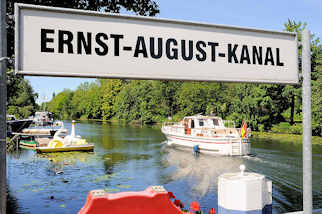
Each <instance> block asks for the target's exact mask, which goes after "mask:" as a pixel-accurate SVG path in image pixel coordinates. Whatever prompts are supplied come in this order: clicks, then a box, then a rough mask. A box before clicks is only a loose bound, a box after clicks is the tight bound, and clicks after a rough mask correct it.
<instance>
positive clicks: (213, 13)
mask: <svg viewBox="0 0 322 214" xmlns="http://www.w3.org/2000/svg"><path fill="white" fill-rule="evenodd" d="M156 2H157V3H158V5H159V9H160V13H159V14H158V15H157V17H159V18H166V19H175V20H184V21H194V22H203V23H210V24H223V25H230V26H241V27H251V28H259V29H265V30H278V31H282V30H283V28H284V23H285V22H287V20H288V19H291V20H294V21H297V22H298V21H301V22H306V23H307V28H308V29H310V30H311V33H313V34H315V36H316V37H319V38H322V25H321V21H322V0H242V1H241V0H231V1H223V0H157V1H156ZM26 79H28V80H29V81H30V83H31V85H32V87H33V89H34V90H35V92H36V93H38V95H39V98H38V101H37V102H38V103H41V102H43V101H49V100H50V99H51V98H52V94H53V93H55V94H58V93H59V92H61V91H63V90H64V89H71V90H75V89H76V88H77V87H78V86H79V85H80V84H81V83H83V82H86V81H90V82H92V81H95V79H87V78H60V77H26Z"/></svg>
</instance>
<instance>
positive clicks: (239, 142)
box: [161, 114, 251, 156]
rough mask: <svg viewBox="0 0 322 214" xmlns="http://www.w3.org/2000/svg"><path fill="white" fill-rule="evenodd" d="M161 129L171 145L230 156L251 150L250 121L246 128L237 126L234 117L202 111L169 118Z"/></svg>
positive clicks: (245, 153) (244, 125)
mask: <svg viewBox="0 0 322 214" xmlns="http://www.w3.org/2000/svg"><path fill="white" fill-rule="evenodd" d="M161 130H162V133H163V134H165V136H166V137H167V144H168V145H171V146H175V147H179V148H184V149H189V150H191V151H193V152H198V153H199V152H200V153H210V154H218V155H229V156H240V155H248V154H250V149H251V144H250V138H251V130H250V129H249V128H247V123H246V121H245V122H243V124H242V128H235V123H234V122H233V121H228V120H223V119H222V118H220V117H217V116H212V115H210V116H203V115H200V114H198V115H194V116H188V117H184V118H183V120H182V121H180V122H166V123H164V124H163V125H162V129H161Z"/></svg>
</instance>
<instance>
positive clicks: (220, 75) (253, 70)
mask: <svg viewBox="0 0 322 214" xmlns="http://www.w3.org/2000/svg"><path fill="white" fill-rule="evenodd" d="M24 10H25V11H29V12H30V13H31V12H32V11H35V12H36V14H37V13H38V14H39V13H41V12H44V14H45V13H48V14H49V16H55V17H54V18H52V19H56V18H57V17H59V19H62V18H64V16H66V14H68V17H66V20H67V19H68V20H70V19H73V18H72V16H73V15H75V16H78V15H79V17H84V20H86V21H87V19H89V18H88V17H94V18H95V20H94V21H93V18H90V19H91V21H92V23H93V24H96V22H98V21H96V19H98V20H99V23H102V21H105V22H106V23H110V22H111V23H113V22H114V21H115V22H117V23H118V24H119V25H120V24H124V23H125V24H126V25H127V26H129V27H131V24H133V23H134V25H135V27H140V25H142V26H146V27H149V26H151V25H154V26H158V27H157V28H158V29H160V32H158V33H157V34H155V35H159V36H160V37H161V38H162V37H164V31H165V30H166V29H175V30H172V31H174V32H176V31H178V34H176V33H172V32H171V33H172V34H170V35H171V36H175V35H181V34H182V31H180V30H181V29H184V30H185V31H187V32H191V33H192V34H193V35H194V37H193V36H192V38H191V41H194V42H197V40H196V39H200V40H203V39H202V38H208V36H209V34H210V35H215V36H214V38H213V37H211V39H214V41H216V40H219V41H224V42H223V44H221V43H220V44H219V46H218V47H216V48H217V49H218V48H219V50H216V58H217V59H216V62H209V61H210V59H207V60H206V61H203V62H202V63H201V62H200V61H197V60H195V61H194V60H190V61H185V60H182V59H181V60H180V57H179V59H178V60H174V61H173V60H165V58H166V57H161V58H160V59H158V60H155V59H151V57H149V58H135V57H132V58H126V57H127V56H124V55H125V54H123V55H122V52H121V54H120V55H119V56H118V57H114V58H112V57H111V56H108V55H107V58H106V59H105V58H101V57H100V59H97V58H99V57H96V56H94V54H93V53H92V55H90V56H88V55H86V56H82V58H78V61H79V62H80V63H83V61H84V62H85V60H88V62H87V61H86V63H92V61H91V60H92V59H91V58H90V57H92V58H94V57H96V58H94V59H93V61H95V62H100V63H106V64H104V65H110V66H111V69H110V70H107V71H104V70H103V68H104V69H106V67H104V66H102V65H100V67H99V68H97V67H95V66H94V68H92V69H90V71H88V72H84V71H80V70H81V69H83V67H85V66H80V67H81V68H80V69H79V70H78V71H77V72H75V71H70V70H71V69H72V68H68V69H69V70H68V71H66V70H64V71H63V70H59V69H58V68H57V69H56V68H55V69H52V67H53V66H52V67H51V68H49V69H52V70H50V71H49V70H46V68H45V69H41V72H40V71H39V69H38V66H40V67H41V66H42V62H44V64H46V63H45V60H48V59H49V55H45V54H42V53H41V54H40V50H39V51H38V46H37V51H34V52H31V50H32V48H25V47H24V45H25V44H26V43H28V41H27V42H26V41H25V40H26V39H25V35H21V33H20V32H19V29H20V25H22V26H24V25H25V21H23V20H22V18H21V17H22V15H21V13H22V12H21V11H24ZM39 11H40V12H39ZM25 13H27V12H25ZM35 16H37V15H35ZM27 17H28V16H27ZM15 18H16V20H15V23H16V26H15V55H16V58H15V59H16V60H15V69H16V72H17V73H20V74H23V75H32V76H59V77H62V76H64V77H87V78H116V79H155V80H163V79H168V80H182V81H221V82H256V83H278V84H297V83H298V81H299V78H298V66H297V65H298V61H297V60H298V55H297V54H298V53H297V52H296V53H295V54H293V52H291V51H293V49H294V50H295V49H296V48H297V34H296V33H293V32H283V31H273V30H263V29H256V28H246V27H237V26H228V25H217V24H208V23H198V22H188V21H178V20H170V19H161V18H153V17H143V16H130V15H119V14H112V13H101V12H95V11H85V10H77V9H66V8H56V7H45V6H38V5H28V4H20V3H19V4H15ZM48 20H49V19H48ZM48 20H47V21H46V22H48ZM46 22H44V23H46ZM44 23H42V25H41V26H43V25H44ZM128 23H131V24H128ZM64 25H67V26H69V25H68V24H67V23H64ZM29 26H30V25H29ZM102 26H105V25H102ZM107 26H110V25H107ZM142 26H141V27H142ZM32 27H34V26H32ZM113 27H115V25H113ZM21 28H22V27H21ZM67 28H68V27H67ZM69 28H71V27H70V26H69ZM35 29H36V27H35ZM77 29H78V28H77ZM94 29H95V30H96V29H97V28H94ZM139 29H141V28H139ZM78 30H79V29H78ZM132 30H133V29H132ZM84 31H85V30H84ZM122 31H123V30H122ZM102 32H103V31H102ZM195 32H198V34H197V35H196V34H194V33H195ZM124 33H125V34H124V36H125V37H126V36H128V35H127V34H131V35H129V36H128V37H131V36H133V35H132V34H136V35H141V34H137V32H135V33H134V31H131V30H124ZM145 34H146V33H142V36H146V35H145ZM199 34H200V35H199ZM36 35H37V36H38V34H36ZM152 35H154V34H152ZM162 35H163V36H162ZM227 35H228V36H231V38H235V39H239V40H240V41H239V42H236V44H238V45H239V46H238V48H237V49H238V50H237V51H236V55H237V57H238V60H239V62H238V60H237V64H235V63H236V62H235V63H234V62H233V63H229V62H228V61H229V60H228V55H229V53H227V52H229V51H228V50H227V49H228V48H227V44H226V42H227V41H228V42H227V43H229V42H232V43H233V42H235V41H234V40H233V41H230V39H226V38H225V36H227ZM190 36H191V35H189V37H190ZM196 36H197V38H196ZM199 36H200V37H199ZM203 36H204V37H203ZM74 37H76V35H75V36H74ZM147 37H148V36H147ZM22 38H24V39H22ZM31 38H34V37H31ZM172 38H176V37H172ZM245 38H247V39H248V40H247V41H245V40H244V39H245ZM254 38H256V39H257V40H256V41H255V40H254ZM259 38H260V39H259ZM56 39H57V38H56ZM56 39H55V41H56ZM124 39H125V38H124ZM130 39H133V38H132V37H131V38H130ZM163 39H164V40H165V38H163ZM177 39H178V38H177ZM262 40H264V41H265V42H266V45H263V53H262V54H263V61H264V58H265V50H266V48H270V47H272V49H273V48H274V51H277V50H275V49H279V48H283V49H282V50H283V51H284V52H285V51H287V53H284V60H287V62H286V63H285V65H284V67H283V66H282V67H281V66H277V62H276V61H277V59H275V65H274V62H273V64H272V65H264V63H263V64H262V65H258V64H256V63H255V62H252V63H245V62H244V61H241V60H240V59H239V57H241V55H242V53H241V52H242V50H244V49H242V48H241V45H242V44H244V46H246V45H247V46H248V45H249V47H248V48H250V50H249V51H250V52H249V54H250V55H249V56H250V58H251V59H252V60H253V58H252V56H251V53H252V52H253V50H251V48H252V47H255V44H258V43H259V44H260V43H261V42H262ZM205 41H208V42H209V41H212V40H205ZM73 42H74V41H73ZM124 42H125V40H124ZM243 42H245V43H243ZM248 42H249V44H247V43H248ZM53 44H54V43H53ZM137 44H138V43H137ZM20 45H21V46H22V47H20ZM36 45H39V44H38V43H36ZM133 45H134V44H133ZM195 45H196V44H194V49H195V48H196V47H195ZM270 45H275V46H276V47H274V46H270ZM32 47H34V46H32ZM147 47H148V44H147ZM179 47H180V45H179V44H178V46H177V48H178V49H180V48H179ZM123 48H124V46H123ZM132 48H133V49H134V47H133V46H132ZM207 48H210V46H207V47H206V48H205V49H207ZM211 48H213V47H211ZM261 48H262V47H261ZM21 49H22V50H23V49H25V50H23V51H24V52H25V51H30V52H28V54H29V55H31V54H32V53H37V54H39V58H37V60H38V62H33V63H31V64H35V66H29V67H30V68H28V67H27V68H22V65H24V64H25V62H26V64H27V63H30V60H29V61H28V60H26V59H24V60H22V54H24V53H20V52H21ZM164 49H165V47H164ZM241 49H242V50H241ZM264 49H265V50H264ZM220 50H221V52H222V53H219V52H220ZM55 51H57V50H55ZM120 51H121V50H120ZM207 51H209V52H210V49H207V50H206V52H207ZM196 52H197V50H194V56H195V53H196ZM209 52H208V54H207V56H208V55H210V54H209ZM237 52H238V53H237ZM267 52H268V50H266V55H267V54H268V53H267ZM271 53H272V52H271ZM220 54H223V57H222V56H221V55H220ZM225 54H226V56H225ZM239 54H240V55H239ZM247 54H248V50H247ZM275 54H276V55H277V56H279V53H277V52H276V53H275V52H274V56H273V55H271V56H272V57H274V58H275ZM58 55H60V56H64V57H66V58H68V57H70V58H69V59H70V60H71V61H73V60H74V61H76V57H78V55H77V54H67V55H61V54H57V53H56V52H55V53H51V54H50V57H51V59H52V60H53V61H54V60H56V59H58V58H57V57H59V56H58ZM164 55H165V54H164ZM179 55H180V54H179ZM253 55H254V53H253ZM289 55H291V56H289ZM42 57H44V58H42ZM109 57H110V58H109ZM120 57H121V58H120ZM253 57H254V56H253ZM208 58H210V56H208ZM277 58H278V57H277ZM29 59H30V58H29ZM103 59H104V60H103ZM110 59H112V60H110ZM123 59H124V60H126V59H129V60H128V61H127V62H129V61H133V62H134V63H135V65H134V64H129V65H127V66H125V64H128V63H122V65H123V64H124V67H120V66H121V65H120V63H116V62H111V61H117V60H120V61H121V60H122V61H124V60H123ZM59 60H60V62H63V63H56V64H58V65H61V64H64V63H65V61H62V59H61V58H59ZM98 60H100V61H98ZM66 61H68V60H66ZM175 61H176V62H175ZM48 62H50V60H48ZM164 62H165V63H164ZM241 62H244V63H241ZM71 64H72V62H71V63H70V64H68V65H69V67H72V66H71ZM92 64H93V65H95V63H92ZM168 64H169V65H168ZM74 65H75V63H74V64H73V66H74ZM133 66H134V67H135V69H134V68H133ZM162 66H165V67H164V68H163V67H162ZM170 66H171V69H174V70H175V71H176V72H171V71H168V70H169V68H170ZM36 67H37V68H36ZM48 67H50V66H48ZM65 67H68V66H65ZM65 67H63V69H65ZM160 67H162V68H160ZM191 67H193V68H191ZM197 67H198V68H197ZM33 69H38V70H33ZM84 69H85V68H84ZM153 69H154V70H153ZM74 70H76V69H74ZM87 70H88V69H87ZM147 70H149V71H150V70H153V71H154V72H148V71H147ZM156 70H158V71H157V72H156ZM161 70H162V71H161ZM197 71H198V72H197ZM251 77H252V78H251Z"/></svg>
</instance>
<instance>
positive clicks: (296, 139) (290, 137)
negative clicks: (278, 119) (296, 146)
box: [252, 131, 322, 146]
mask: <svg viewBox="0 0 322 214" xmlns="http://www.w3.org/2000/svg"><path fill="white" fill-rule="evenodd" d="M252 135H253V138H259V139H272V140H278V141H282V142H289V143H302V135H295V134H279V133H272V132H255V131H252ZM312 144H316V145H321V146H322V137H318V136H312Z"/></svg>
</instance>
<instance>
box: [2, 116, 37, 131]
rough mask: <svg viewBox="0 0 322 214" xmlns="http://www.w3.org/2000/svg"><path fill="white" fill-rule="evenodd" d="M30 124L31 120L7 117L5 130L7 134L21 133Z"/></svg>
mask: <svg viewBox="0 0 322 214" xmlns="http://www.w3.org/2000/svg"><path fill="white" fill-rule="evenodd" d="M31 123H32V120H31V119H22V120H17V119H16V117H15V116H14V115H11V114H8V115H7V129H8V132H11V133H13V132H21V131H22V130H23V129H25V128H28V127H29V126H30V125H31Z"/></svg>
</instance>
